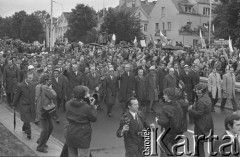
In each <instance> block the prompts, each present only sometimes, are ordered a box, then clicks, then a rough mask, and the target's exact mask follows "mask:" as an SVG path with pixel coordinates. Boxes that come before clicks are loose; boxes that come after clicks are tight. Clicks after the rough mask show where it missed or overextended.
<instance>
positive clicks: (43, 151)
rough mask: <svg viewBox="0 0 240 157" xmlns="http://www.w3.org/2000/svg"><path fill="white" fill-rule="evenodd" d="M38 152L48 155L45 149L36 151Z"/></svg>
mask: <svg viewBox="0 0 240 157" xmlns="http://www.w3.org/2000/svg"><path fill="white" fill-rule="evenodd" d="M37 151H38V152H41V153H48V151H47V150H46V149H37Z"/></svg>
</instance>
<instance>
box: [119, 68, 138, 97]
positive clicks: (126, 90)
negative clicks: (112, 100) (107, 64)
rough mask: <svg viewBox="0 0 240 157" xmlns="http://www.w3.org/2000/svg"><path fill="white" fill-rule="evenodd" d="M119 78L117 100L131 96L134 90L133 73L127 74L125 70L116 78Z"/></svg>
mask: <svg viewBox="0 0 240 157" xmlns="http://www.w3.org/2000/svg"><path fill="white" fill-rule="evenodd" d="M118 79H119V80H120V89H119V95H118V96H119V101H120V102H121V101H126V100H127V99H128V98H130V97H131V96H133V90H134V75H133V74H132V73H131V72H129V76H128V74H127V73H126V72H124V73H123V74H122V75H120V76H119V78H118Z"/></svg>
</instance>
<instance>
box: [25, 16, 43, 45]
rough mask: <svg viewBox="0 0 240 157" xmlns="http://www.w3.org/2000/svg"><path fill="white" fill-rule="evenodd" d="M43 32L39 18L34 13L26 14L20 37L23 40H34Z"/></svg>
mask: <svg viewBox="0 0 240 157" xmlns="http://www.w3.org/2000/svg"><path fill="white" fill-rule="evenodd" d="M42 32H43V27H42V24H41V22H40V19H39V18H38V17H36V16H35V15H34V14H31V15H28V16H27V17H26V18H25V19H24V21H23V23H22V27H21V39H22V40H23V41H25V42H28V41H29V42H34V41H37V40H39V36H40V35H41V34H42Z"/></svg>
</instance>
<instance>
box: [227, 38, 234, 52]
mask: <svg viewBox="0 0 240 157" xmlns="http://www.w3.org/2000/svg"><path fill="white" fill-rule="evenodd" d="M228 46H229V50H230V52H233V47H232V41H231V38H230V36H229V40H228Z"/></svg>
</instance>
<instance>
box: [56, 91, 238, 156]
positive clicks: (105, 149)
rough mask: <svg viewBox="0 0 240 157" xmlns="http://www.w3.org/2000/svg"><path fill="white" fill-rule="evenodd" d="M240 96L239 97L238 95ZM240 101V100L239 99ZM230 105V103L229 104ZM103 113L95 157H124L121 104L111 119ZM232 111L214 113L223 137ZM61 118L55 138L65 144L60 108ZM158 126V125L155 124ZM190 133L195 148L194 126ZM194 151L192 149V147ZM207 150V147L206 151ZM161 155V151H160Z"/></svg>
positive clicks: (96, 126)
mask: <svg viewBox="0 0 240 157" xmlns="http://www.w3.org/2000/svg"><path fill="white" fill-rule="evenodd" d="M238 96H239V95H238ZM204 99H206V100H207V101H208V102H209V103H210V99H209V98H208V96H207V94H206V95H205V97H204ZM238 100H239V99H238ZM227 103H228V102H227ZM160 106H161V104H159V106H157V110H159V109H160ZM226 106H230V107H231V105H230V104H226ZM103 108H104V110H103V111H98V114H97V122H95V123H92V124H91V125H92V130H93V132H92V142H91V149H92V151H91V152H92V154H93V156H94V157H124V154H125V149H124V143H123V138H117V136H116V131H117V129H118V127H119V120H120V118H121V116H122V109H121V106H120V104H118V103H117V104H116V105H115V106H114V108H113V115H114V116H113V117H111V118H109V117H108V116H107V114H106V106H103ZM231 113H232V111H231V110H225V111H224V112H222V111H220V109H219V108H218V107H216V112H215V113H212V115H213V119H214V129H215V130H214V131H215V134H217V135H221V134H222V133H223V131H224V130H225V129H224V119H225V117H226V116H227V115H229V114H231ZM59 116H60V119H61V123H60V124H56V123H54V131H53V134H52V135H53V136H54V137H55V138H57V139H59V140H60V141H62V142H64V141H65V139H64V135H63V132H64V121H65V113H64V111H63V110H62V108H60V111H59ZM146 117H147V120H148V121H149V122H150V123H155V116H154V114H146ZM155 124H156V123H155ZM156 126H157V127H158V128H159V129H160V127H159V126H158V125H157V124H156ZM188 129H189V132H187V133H186V136H187V137H188V138H189V140H190V146H193V140H192V137H193V134H192V131H193V126H192V125H190V126H189V128H188ZM190 150H192V147H190ZM205 150H207V147H206V149H205ZM158 153H159V151H158ZM206 153H207V152H206ZM184 156H186V155H184Z"/></svg>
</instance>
